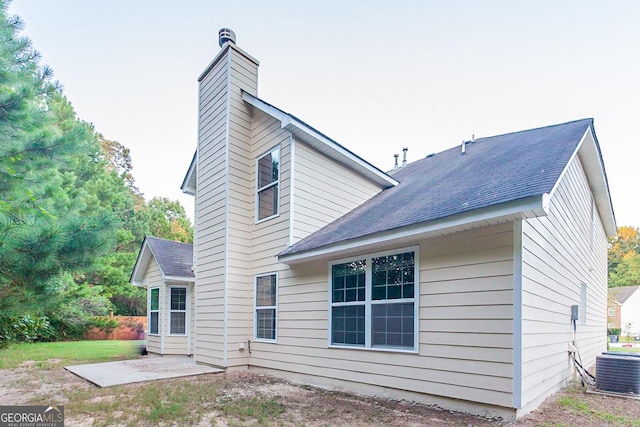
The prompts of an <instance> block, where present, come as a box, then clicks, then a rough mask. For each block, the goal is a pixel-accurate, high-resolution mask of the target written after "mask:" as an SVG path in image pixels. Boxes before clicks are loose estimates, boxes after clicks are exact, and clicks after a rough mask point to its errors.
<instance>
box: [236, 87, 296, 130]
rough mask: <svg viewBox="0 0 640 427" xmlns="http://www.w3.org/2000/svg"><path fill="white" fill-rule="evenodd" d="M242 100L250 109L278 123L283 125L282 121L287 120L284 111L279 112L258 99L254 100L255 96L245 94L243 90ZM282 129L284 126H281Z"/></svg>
mask: <svg viewBox="0 0 640 427" xmlns="http://www.w3.org/2000/svg"><path fill="white" fill-rule="evenodd" d="M242 100H243V101H244V102H246V103H247V104H249V105H251V106H252V107H255V108H257V109H258V110H260V111H262V112H263V113H266V114H268V115H270V116H271V117H273V118H275V119H278V120H280V122H283V123H284V121H285V120H287V118H289V117H290V116H289V115H288V114H287V113H285V112H284V111H281V110H279V109H277V108H276V107H274V106H273V105H269V104H267V103H266V102H264V101H263V100H261V99H259V98H256V97H255V96H253V95H251V94H250V93H248V92H245V91H244V90H243V91H242ZM282 127H284V126H282Z"/></svg>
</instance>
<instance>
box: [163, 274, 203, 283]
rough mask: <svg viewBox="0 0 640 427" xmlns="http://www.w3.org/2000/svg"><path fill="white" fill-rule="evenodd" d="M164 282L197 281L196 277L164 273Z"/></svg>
mask: <svg viewBox="0 0 640 427" xmlns="http://www.w3.org/2000/svg"><path fill="white" fill-rule="evenodd" d="M162 280H163V282H165V283H167V282H187V283H195V281H196V278H195V277H185V276H165V275H164V274H163V275H162Z"/></svg>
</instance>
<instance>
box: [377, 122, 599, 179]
mask: <svg viewBox="0 0 640 427" xmlns="http://www.w3.org/2000/svg"><path fill="white" fill-rule="evenodd" d="M582 121H589V122H590V123H591V124H592V125H593V118H591V117H586V118H584V119H577V120H571V121H568V122H564V123H556V124H553V125H547V126H538V127H535V128H531V129H523V130H519V131H514V132H506V133H501V134H498V135H490V136H483V137H480V138H475V139H474V140H473V141H464V142H465V143H466V144H475V143H477V142H479V141H482V140H487V139H492V138H499V137H503V136H508V135H517V134H520V133H525V132H532V131H537V130H541V129H550V128H554V127H557V126H565V125H569V124H572V123H578V122H582ZM459 149H460V145H454V146H453V147H450V148H445V149H444V150H442V151H438V152H436V153H431V154H428V155H426V156H424V157H420V158H418V159H416V160H414V161H412V162H409V163H408V164H407V166H410V165H412V164H415V163H418V162H420V161H423V160H425V159H429V158H432V157H435V156H437V155H439V154H443V153H446V152H448V151H451V150H459ZM402 169H403V168H398V169H392V170H390V171H389V172H387V173H388V174H390V175H391V176H394V175H395V173H396V172H398V171H400V170H402ZM394 177H395V176H394Z"/></svg>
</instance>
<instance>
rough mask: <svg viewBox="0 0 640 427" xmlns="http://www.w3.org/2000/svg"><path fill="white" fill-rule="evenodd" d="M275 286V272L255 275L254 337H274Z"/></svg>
mask: <svg viewBox="0 0 640 427" xmlns="http://www.w3.org/2000/svg"><path fill="white" fill-rule="evenodd" d="M277 287H278V278H277V276H276V275H275V274H267V275H264V276H258V277H256V319H255V330H256V339H262V340H275V339H276V320H277V316H276V310H277Z"/></svg>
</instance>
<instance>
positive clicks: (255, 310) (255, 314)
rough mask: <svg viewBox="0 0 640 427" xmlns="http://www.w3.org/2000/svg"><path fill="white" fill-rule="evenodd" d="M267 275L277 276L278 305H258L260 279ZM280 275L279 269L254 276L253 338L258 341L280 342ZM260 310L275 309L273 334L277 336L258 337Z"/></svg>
mask: <svg viewBox="0 0 640 427" xmlns="http://www.w3.org/2000/svg"><path fill="white" fill-rule="evenodd" d="M267 276H276V305H261V306H259V307H258V304H257V292H258V279H259V278H260V277H267ZM279 280H280V279H279V277H278V272H277V271H272V272H270V273H261V274H256V275H255V276H254V277H253V340H254V341H256V342H266V343H271V344H277V343H278V294H279V288H280V286H279ZM258 310H275V320H276V324H275V326H274V327H275V330H274V331H273V335H274V337H275V338H273V339H267V338H258Z"/></svg>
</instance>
